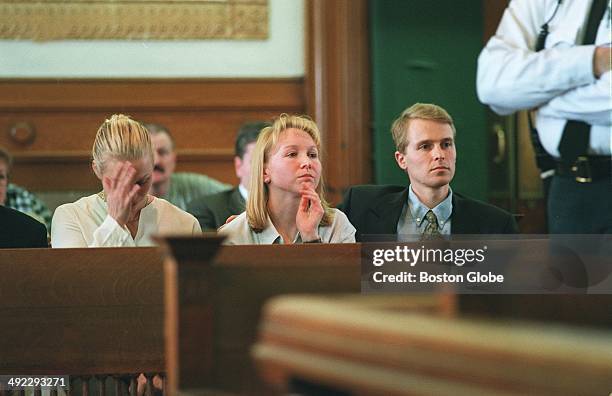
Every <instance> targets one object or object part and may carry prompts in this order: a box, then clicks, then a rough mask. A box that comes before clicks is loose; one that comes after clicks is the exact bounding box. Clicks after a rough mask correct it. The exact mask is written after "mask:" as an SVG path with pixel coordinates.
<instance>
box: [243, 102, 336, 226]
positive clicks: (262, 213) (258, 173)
mask: <svg viewBox="0 0 612 396" xmlns="http://www.w3.org/2000/svg"><path fill="white" fill-rule="evenodd" d="M291 128H294V129H299V130H301V131H304V132H306V133H307V134H308V135H309V136H310V137H311V138H312V140H313V141H314V143H315V145H316V146H317V150H318V151H319V153H320V152H321V133H320V132H319V127H318V126H317V124H316V123H315V122H314V121H313V120H311V119H310V118H309V117H307V116H299V115H289V114H285V113H283V114H281V115H280V116H279V117H278V118H276V119H275V120H274V122H273V123H272V125H271V126H268V127H266V128H264V129H262V130H261V132H260V133H259V137H258V138H257V143H255V148H254V149H253V154H252V157H251V179H250V183H249V198H248V200H247V205H246V213H247V219H248V221H249V226H250V227H251V229H253V231H255V232H261V231H263V229H264V228H266V226H267V225H268V198H269V197H268V185H267V184H266V183H265V182H264V176H263V175H264V167H265V165H266V163H267V162H268V159H269V156H270V153H271V152H272V150H273V149H274V148H275V147H276V144H277V143H278V140H279V139H280V136H281V133H283V132H284V131H286V130H287V129H291ZM315 191H316V192H317V194H319V198H320V199H321V205H322V206H323V210H324V214H323V218H322V219H321V225H329V224H331V222H332V221H333V218H334V212H333V210H332V209H331V208H330V207H329V204H328V203H327V202H326V201H325V188H324V182H323V175H321V179H320V180H319V185H318V186H317V187H316V188H315Z"/></svg>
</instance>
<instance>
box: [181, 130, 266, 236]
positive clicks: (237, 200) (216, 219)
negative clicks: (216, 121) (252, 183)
mask: <svg viewBox="0 0 612 396" xmlns="http://www.w3.org/2000/svg"><path fill="white" fill-rule="evenodd" d="M267 126H270V123H267V122H250V123H246V124H243V125H242V126H241V127H240V129H239V130H238V136H237V137H236V144H235V146H234V170H235V171H236V176H237V177H238V180H240V184H238V186H237V187H234V188H233V189H231V190H227V191H222V192H219V193H216V194H212V195H208V196H203V197H198V198H196V199H195V200H193V201H192V202H190V203H189V204H188V205H187V211H188V212H189V213H191V214H192V215H194V216H195V217H196V218H197V219H198V221H199V222H200V227H202V230H203V231H216V230H217V228H219V227H221V226H222V225H223V224H225V221H226V220H227V219H228V218H229V217H230V216H232V215H237V214H240V213H242V212H244V209H245V206H246V199H247V197H248V192H249V180H250V175H251V158H252V153H253V148H254V147H255V142H256V141H257V137H258V136H259V132H260V131H261V130H262V129H263V128H265V127H267Z"/></svg>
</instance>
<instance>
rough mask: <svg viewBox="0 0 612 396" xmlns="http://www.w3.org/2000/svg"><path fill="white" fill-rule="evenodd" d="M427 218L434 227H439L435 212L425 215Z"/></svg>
mask: <svg viewBox="0 0 612 396" xmlns="http://www.w3.org/2000/svg"><path fill="white" fill-rule="evenodd" d="M425 218H426V219H427V221H428V222H429V223H430V224H432V225H434V224H435V225H436V227H437V226H438V218H437V217H436V215H435V214H434V212H432V211H431V210H430V211H429V212H427V214H425Z"/></svg>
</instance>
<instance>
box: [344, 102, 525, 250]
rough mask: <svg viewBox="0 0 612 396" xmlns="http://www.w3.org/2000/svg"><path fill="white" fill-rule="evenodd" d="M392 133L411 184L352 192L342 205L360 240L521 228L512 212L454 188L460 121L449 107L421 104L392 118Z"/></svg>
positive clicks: (398, 159)
mask: <svg viewBox="0 0 612 396" xmlns="http://www.w3.org/2000/svg"><path fill="white" fill-rule="evenodd" d="M391 133H392V135H393V141H394V142H395V147H396V151H395V161H396V162H397V165H398V166H399V167H400V168H401V169H402V170H403V171H404V172H405V173H406V175H407V176H408V180H409V182H410V184H409V185H408V186H405V185H404V186H379V185H369V186H368V185H366V186H355V187H351V188H350V189H349V190H348V191H347V193H346V194H345V197H344V201H343V203H342V205H341V208H342V210H343V211H344V213H346V215H347V216H348V218H349V220H350V222H351V223H352V224H354V225H355V227H356V228H357V239H358V240H364V239H365V238H364V236H368V235H379V236H380V235H385V236H393V239H397V236H399V239H404V238H406V237H407V239H409V240H412V239H417V238H418V239H435V238H442V237H444V236H447V235H455V234H513V233H516V232H518V227H517V225H516V222H515V221H514V218H513V217H512V215H511V214H510V213H507V212H505V211H503V210H502V209H499V208H497V207H495V206H492V205H489V204H486V203H484V202H479V201H476V200H473V199H470V198H467V197H465V196H463V195H461V194H458V193H455V192H454V191H453V190H452V189H451V187H450V182H451V180H452V179H453V177H454V176H455V160H456V158H457V151H456V149H455V125H454V124H453V119H452V118H451V116H450V115H449V114H448V113H447V112H446V110H444V109H443V108H441V107H440V106H436V105H434V104H427V103H416V104H414V105H412V106H410V107H409V108H407V109H406V110H404V111H403V112H402V114H401V115H400V116H399V117H398V118H397V119H396V120H395V121H394V122H393V125H392V127H391ZM414 237H417V238H414Z"/></svg>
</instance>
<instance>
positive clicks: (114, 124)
mask: <svg viewBox="0 0 612 396" xmlns="http://www.w3.org/2000/svg"><path fill="white" fill-rule="evenodd" d="M91 155H92V158H93V163H94V166H95V167H96V170H97V171H98V172H100V173H102V172H103V171H104V166H105V164H106V161H107V160H108V159H109V158H110V159H119V160H128V161H129V160H137V159H140V158H145V157H149V158H151V161H153V148H152V146H151V137H150V136H149V132H147V130H146V128H145V127H144V126H143V125H142V124H141V123H140V122H138V121H135V120H133V119H131V118H130V117H129V116H126V115H123V114H113V115H112V116H111V117H110V118H109V119H107V120H105V121H104V122H103V123H102V125H100V128H98V132H97V133H96V138H95V140H94V143H93V148H92V150H91Z"/></svg>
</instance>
